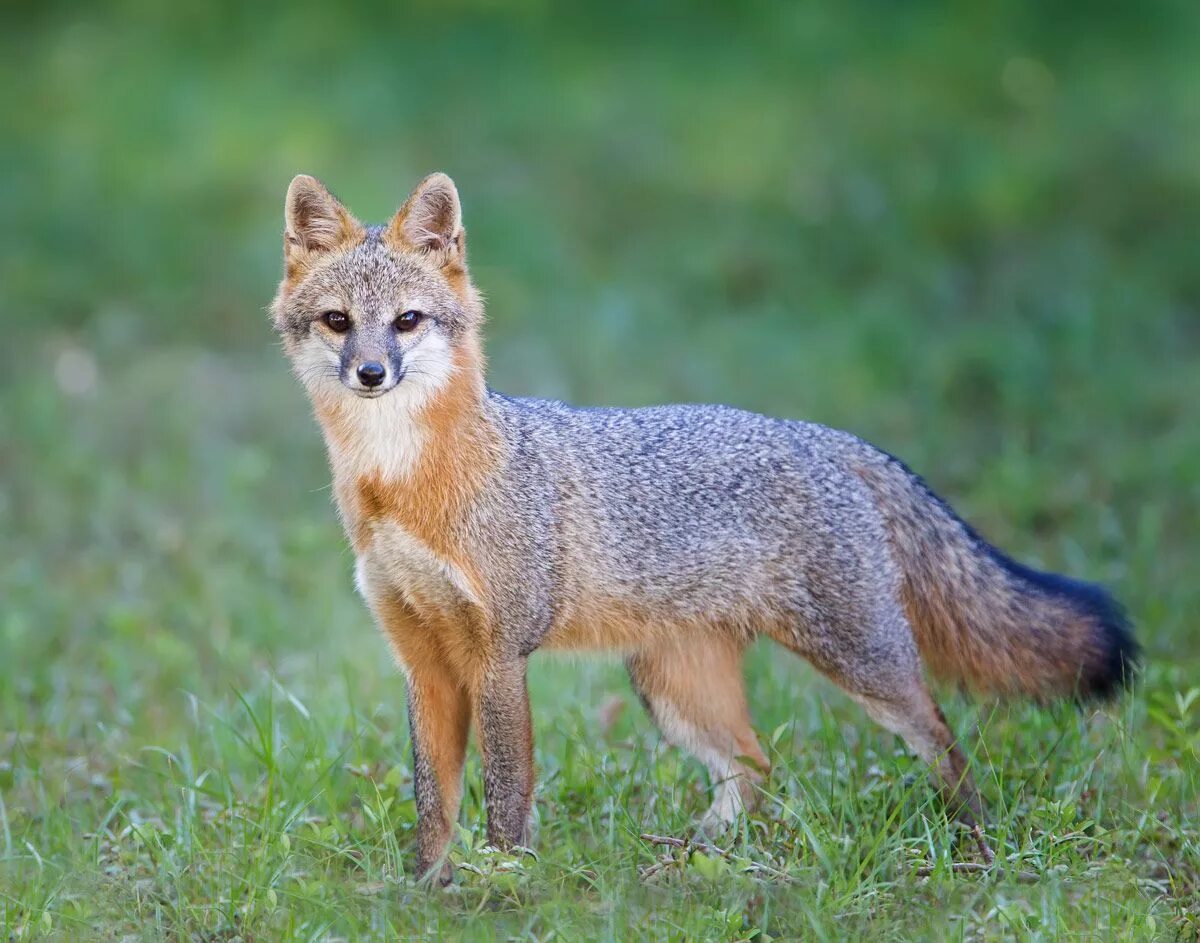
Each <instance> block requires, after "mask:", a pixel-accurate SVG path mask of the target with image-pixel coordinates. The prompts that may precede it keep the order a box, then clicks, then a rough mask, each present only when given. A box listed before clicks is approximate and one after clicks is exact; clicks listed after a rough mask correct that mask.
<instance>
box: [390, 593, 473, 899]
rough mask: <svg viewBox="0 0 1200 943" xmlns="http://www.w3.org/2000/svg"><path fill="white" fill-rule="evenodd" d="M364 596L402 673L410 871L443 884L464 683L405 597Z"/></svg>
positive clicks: (461, 743)
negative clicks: (413, 831) (409, 767)
mask: <svg viewBox="0 0 1200 943" xmlns="http://www.w3.org/2000/svg"><path fill="white" fill-rule="evenodd" d="M368 588H369V584H368ZM368 598H369V599H370V601H371V608H372V609H373V610H374V612H375V616H376V618H377V619H378V621H379V625H380V628H381V629H382V630H383V633H384V635H386V636H387V639H388V641H389V642H390V643H391V645H392V650H393V651H394V652H395V654H396V660H397V661H398V662H400V664H401V665H402V666H403V668H404V673H405V676H406V677H407V679H408V723H409V728H410V730H411V733H412V752H413V793H414V797H415V799H416V804H417V856H416V858H417V860H416V874H417V876H418V877H420V878H432V879H434V880H435V881H437V882H438V883H441V884H446V883H449V881H450V878H451V876H452V874H453V870H452V868H451V867H450V864H449V862H448V861H446V848H447V846H448V845H449V844H450V839H451V837H452V836H451V833H452V831H453V828H454V823H455V822H456V821H457V820H458V807H459V803H460V802H461V800H462V773H463V761H464V759H465V757H466V752H467V734H468V732H469V730H470V726H471V697H470V694H469V689H468V687H467V685H466V684H465V683H464V682H463V680H462V675H461V673H459V672H456V671H455V670H454V669H453V667H452V664H451V662H450V661H449V659H447V658H446V657H445V653H444V652H443V651H442V649H441V647H440V646H439V645H438V644H437V638H436V634H435V633H433V632H431V631H430V628H429V626H428V625H426V624H424V623H422V622H421V620H420V619H419V618H418V617H417V614H416V613H415V612H414V611H413V609H412V608H411V607H410V606H409V605H408V604H407V603H405V602H404V601H403V600H402V599H401V598H400V597H398V596H396V595H394V594H392V593H374V594H368Z"/></svg>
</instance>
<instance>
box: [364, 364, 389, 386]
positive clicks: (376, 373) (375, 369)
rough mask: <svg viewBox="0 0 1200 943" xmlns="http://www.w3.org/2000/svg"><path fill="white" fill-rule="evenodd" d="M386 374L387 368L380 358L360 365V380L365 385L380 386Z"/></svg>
mask: <svg viewBox="0 0 1200 943" xmlns="http://www.w3.org/2000/svg"><path fill="white" fill-rule="evenodd" d="M386 374H387V370H385V369H384V367H383V364H381V363H380V362H379V361H378V360H368V361H367V362H366V363H364V364H359V367H358V380H359V382H360V383H361V384H362V385H363V386H379V384H380V383H382V382H383V378H384V376H385V375H386Z"/></svg>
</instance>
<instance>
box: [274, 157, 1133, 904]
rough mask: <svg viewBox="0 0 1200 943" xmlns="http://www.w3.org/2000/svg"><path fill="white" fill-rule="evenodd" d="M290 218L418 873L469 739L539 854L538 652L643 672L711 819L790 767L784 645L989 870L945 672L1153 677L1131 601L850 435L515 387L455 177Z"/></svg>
mask: <svg viewBox="0 0 1200 943" xmlns="http://www.w3.org/2000/svg"><path fill="white" fill-rule="evenodd" d="M285 224H286V229H285V233H284V262H285V273H284V277H283V280H282V283H281V284H280V286H279V290H278V293H277V295H276V297H275V299H274V302H273V304H272V314H273V319H274V324H275V327H276V328H277V330H278V332H279V334H280V335H281V337H282V341H283V346H284V349H285V351H286V352H287V355H288V357H289V358H290V359H291V362H292V364H293V366H294V368H295V372H296V374H297V375H298V377H299V379H300V380H301V382H302V383H303V385H304V387H305V388H306V390H307V392H308V395H309V396H310V398H311V400H312V404H313V407H314V410H315V413H316V416H317V419H318V420H319V422H320V426H321V429H322V432H323V434H324V438H325V443H326V446H327V449H328V453H329V461H330V465H331V467H332V473H333V492H334V495H335V497H336V501H337V506H338V510H339V512H340V515H341V519H342V522H343V524H344V525H345V529H346V533H347V535H348V537H349V539H350V541H351V543H352V544H353V548H354V552H355V555H356V559H357V565H356V568H355V581H356V583H357V586H358V588H359V591H360V592H361V593H362V595H363V596H364V598H365V599H366V601H367V603H368V605H369V606H370V608H371V610H372V612H373V614H374V617H375V619H376V621H377V622H378V623H379V626H380V628H381V630H382V632H383V634H384V635H385V636H386V637H387V639H388V641H389V642H390V644H391V647H392V649H393V651H394V653H395V656H396V659H397V661H398V662H399V665H400V667H401V668H402V670H403V671H404V674H405V677H406V680H407V691H408V710H409V718H410V723H411V727H412V744H413V778H414V791H415V795H416V805H417V815H418V828H417V842H416V844H417V852H416V870H417V873H418V874H420V875H422V876H427V877H429V878H430V879H431V880H434V881H442V882H444V881H447V880H449V877H450V868H449V865H448V863H447V860H446V851H447V848H448V843H449V841H450V837H451V831H452V826H453V823H454V822H455V820H456V818H457V816H458V810H459V801H460V796H461V789H462V782H461V781H462V771H463V759H464V754H465V751H466V745H467V734H468V728H469V727H470V725H471V723H472V721H474V724H475V727H476V731H477V736H478V741H479V745H480V748H481V751H482V755H483V768H484V796H485V801H486V806H487V817H488V836H489V839H490V841H491V842H493V843H494V844H496V845H498V846H501V847H512V846H515V845H522V844H524V843H525V842H526V841H527V840H528V831H527V829H528V822H529V817H530V812H531V801H532V795H533V782H534V780H533V777H534V773H533V736H532V729H531V723H530V710H529V700H528V695H527V692H526V680H525V677H526V662H527V660H528V658H529V656H530V655H531V654H532V653H533V652H534V651H535V650H537V649H539V648H546V649H575V650H587V649H594V650H615V651H618V652H620V653H622V654H623V655H624V656H625V658H626V662H627V665H628V669H629V675H630V677H631V679H632V681H633V686H634V688H635V689H636V691H637V693H638V695H639V696H640V697H641V699H642V701H643V702H644V704H645V705H646V708H647V710H648V711H649V713H650V715H651V716H652V717H653V719H654V721H655V722H656V723H657V724H658V726H659V728H660V729H661V731H662V734H663V736H664V737H665V738H666V739H667V740H668V741H670V742H671V743H674V744H677V745H679V746H681V747H683V748H685V749H687V750H689V751H690V752H691V753H693V754H694V755H695V756H696V757H697V758H698V759H699V760H700V761H701V762H702V763H703V764H704V765H705V766H706V767H707V768H708V771H709V774H710V776H711V779H712V782H713V784H714V787H713V791H714V796H713V803H712V806H711V808H710V809H709V810H708V812H707V813H706V815H705V817H704V825H705V827H706V828H708V829H713V828H717V827H720V826H722V825H724V824H726V823H730V822H733V821H734V820H735V819H736V818H737V817H738V816H739V815H740V814H741V813H742V812H743V811H744V810H745V809H746V808H747V807H748V806H749V805H750V804H751V802H752V801H753V799H754V797H755V795H756V794H757V792H758V791H759V788H758V787H759V784H760V783H761V782H762V780H763V777H764V776H765V774H766V773H767V768H768V764H767V758H766V756H765V755H764V754H763V751H762V749H761V748H760V746H759V744H758V741H757V740H756V738H755V735H754V732H753V730H752V729H751V726H750V716H749V711H748V708H747V703H746V695H745V689H744V686H743V678H742V666H741V660H742V655H743V653H744V652H745V650H746V648H747V646H748V645H749V644H750V643H751V642H752V641H754V639H755V638H757V637H759V636H766V637H768V638H770V639H773V640H774V641H776V642H778V643H779V644H781V645H783V646H784V647H786V648H788V649H790V650H791V651H793V652H795V653H796V654H798V655H801V656H803V657H804V658H806V659H808V660H809V661H810V662H811V663H812V664H813V665H815V666H816V667H817V668H818V669H819V670H820V671H821V672H822V673H824V674H825V675H826V676H828V677H829V678H830V679H831V680H832V681H833V682H834V683H836V684H837V685H839V686H840V687H841V688H843V689H844V690H845V691H846V692H847V693H848V694H849V695H850V697H852V698H853V699H854V700H856V701H858V702H859V703H860V704H861V705H862V706H863V707H864V708H865V710H866V712H867V713H868V714H869V715H870V716H871V717H873V718H874V719H875V720H876V721H877V722H879V723H880V724H882V725H883V726H884V727H885V728H886V729H888V730H890V731H892V732H894V733H896V734H898V735H899V736H900V737H902V738H903V739H904V740H905V741H906V742H907V743H908V745H909V746H910V747H911V749H912V750H913V751H915V753H916V754H917V755H918V756H919V757H920V758H921V759H922V760H924V761H925V762H927V763H929V764H930V765H931V766H932V767H933V769H934V771H935V775H936V777H937V779H938V781H939V782H940V785H941V788H942V791H943V793H944V795H945V796H946V798H947V802H948V807H949V809H950V811H951V812H952V813H953V814H956V815H958V816H959V817H960V818H961V819H962V820H963V821H965V822H967V823H968V824H971V825H974V826H975V828H976V834H977V836H978V837H979V840H980V847H981V850H982V851H983V853H984V855H985V857H990V851H989V849H988V848H987V845H986V841H985V840H984V839H983V838H982V835H981V833H979V831H978V825H977V823H978V822H979V821H981V820H982V809H981V807H980V802H979V796H978V793H977V791H976V789H975V786H974V783H973V782H972V779H971V776H970V773H969V771H968V769H967V767H966V763H965V759H964V756H963V754H962V752H961V750H960V749H959V747H958V746H957V745H956V743H955V740H954V736H953V734H952V733H951V731H950V729H949V728H948V727H947V725H946V721H945V718H944V717H943V715H942V713H941V711H940V710H939V708H938V706H937V704H936V703H935V702H934V700H933V697H932V696H931V694H930V690H929V687H928V686H927V684H926V680H925V676H924V675H925V669H928V671H929V672H930V673H931V674H932V675H933V676H935V677H938V678H943V679H950V680H952V681H955V682H958V683H960V684H963V685H965V686H968V687H970V688H973V689H975V690H977V691H979V692H983V693H987V694H996V695H1005V694H1024V695H1029V696H1032V697H1034V698H1038V699H1046V698H1050V697H1054V696H1071V695H1074V696H1076V697H1079V698H1088V697H1096V698H1103V697H1106V696H1110V695H1112V694H1114V693H1115V692H1116V691H1117V690H1118V689H1119V688H1120V687H1121V686H1122V685H1123V684H1125V683H1126V682H1128V681H1129V680H1130V678H1131V677H1132V674H1133V672H1134V669H1135V667H1136V660H1137V646H1136V643H1135V642H1134V640H1133V638H1132V635H1131V632H1130V629H1129V627H1128V624H1127V622H1126V619H1125V617H1124V615H1123V613H1122V610H1121V608H1120V607H1119V606H1118V604H1117V603H1116V602H1115V601H1114V600H1113V599H1112V597H1110V596H1109V595H1108V593H1107V592H1105V590H1103V589H1102V588H1100V587H1099V586H1095V585H1092V584H1089V583H1082V582H1076V581H1074V580H1070V579H1067V578H1065V577H1060V576H1054V575H1050V574H1047V573H1041V572H1038V571H1036V570H1033V569H1030V568H1028V567H1025V566H1022V565H1021V564H1019V563H1016V562H1014V561H1013V560H1011V559H1009V558H1008V557H1006V556H1004V555H1003V554H1002V553H1000V551H998V550H996V549H995V548H993V547H991V546H990V545H988V544H987V543H986V542H985V541H984V540H983V539H982V538H981V537H979V535H977V534H976V533H975V532H974V531H973V530H971V528H970V527H968V526H967V525H966V524H965V523H964V522H963V521H962V520H960V519H959V518H958V516H957V515H956V514H955V513H954V511H952V510H951V509H950V507H949V506H948V505H946V504H945V503H944V502H942V501H941V500H939V499H938V498H937V497H936V496H935V495H934V494H933V493H932V492H931V491H930V490H929V489H928V488H927V487H926V486H925V484H924V483H923V482H922V481H921V479H920V478H918V477H916V476H915V475H914V474H913V473H912V472H911V471H909V469H908V468H907V467H905V466H904V465H903V464H902V463H901V462H900V461H898V460H897V459H895V458H893V457H892V456H890V455H887V454H886V453H884V452H882V451H880V450H878V449H876V448H874V447H872V446H871V445H869V444H867V443H866V442H864V441H862V440H861V439H858V438H856V437H855V436H853V435H850V434H849V433H846V432H839V431H836V430H833V429H829V428H826V427H824V426H820V425H815V424H812V423H805V422H796V421H789V420H780V419H769V418H766V417H764V416H758V415H754V414H752V413H748V412H743V411H741V410H738V409H732V408H729V407H726V406H658V407H651V408H645V409H576V408H572V407H570V406H566V405H564V404H562V403H558V402H549V401H545V400H537V399H518V398H513V397H509V396H504V395H502V394H500V393H497V392H495V391H493V390H491V389H489V388H488V387H487V385H486V384H485V382H484V367H483V354H482V350H481V340H480V331H481V326H482V322H483V303H482V300H481V297H480V295H479V293H478V291H477V290H476V288H475V286H474V284H473V283H472V281H471V277H470V275H469V273H468V270H467V265H466V243H465V232H464V230H463V226H462V218H461V209H460V203H459V197H458V192H457V190H456V189H455V186H454V183H453V182H452V181H451V180H450V178H449V177H447V176H445V175H444V174H433V175H431V176H429V177H427V178H426V179H425V180H423V181H422V182H421V183H420V184H419V185H418V186H417V188H416V189H415V190H414V191H413V193H412V194H411V195H410V196H409V198H408V200H407V201H406V202H405V203H404V205H403V206H402V207H401V208H400V210H399V211H398V212H397V213H396V215H395V216H394V217H393V218H392V220H391V221H390V222H389V223H388V224H387V225H384V226H365V225H363V224H361V223H359V222H358V221H357V220H356V219H355V218H354V217H353V216H351V215H350V213H349V212H348V211H347V210H346V209H345V208H344V207H343V206H342V204H341V203H340V202H338V200H337V199H336V198H335V197H334V196H333V195H332V194H331V193H330V192H329V191H328V190H327V189H326V188H325V187H324V186H323V185H322V184H321V183H320V182H318V181H317V180H316V179H314V178H312V177H308V176H298V177H296V178H295V179H294V180H293V181H292V183H291V186H290V187H289V189H288V193H287V199H286V206H285Z"/></svg>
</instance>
